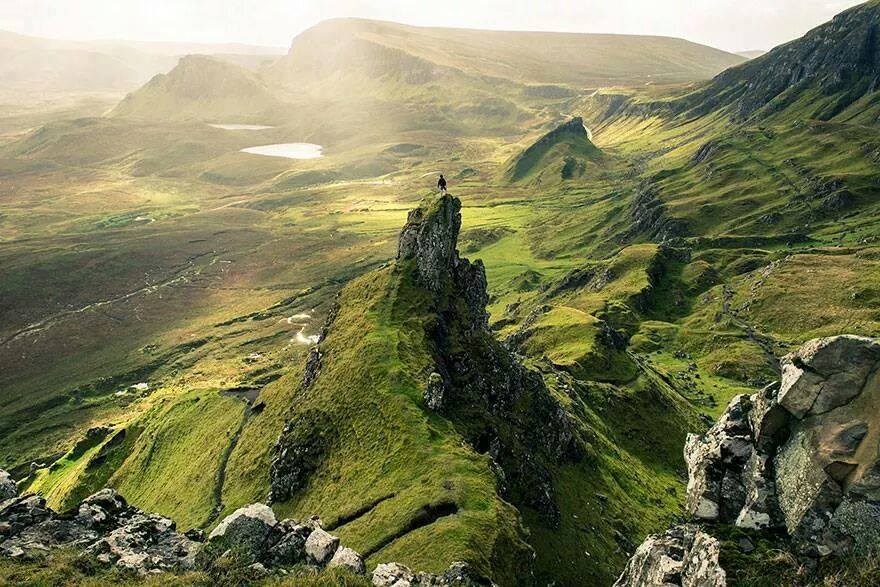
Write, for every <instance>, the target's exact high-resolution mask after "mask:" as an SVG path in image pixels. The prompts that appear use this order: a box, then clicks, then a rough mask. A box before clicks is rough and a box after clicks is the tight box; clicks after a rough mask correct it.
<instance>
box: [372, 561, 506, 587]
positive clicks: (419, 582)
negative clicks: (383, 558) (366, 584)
mask: <svg viewBox="0 0 880 587" xmlns="http://www.w3.org/2000/svg"><path fill="white" fill-rule="evenodd" d="M372 581H373V585H374V586H375V587H453V586H455V587H478V586H488V585H491V582H489V581H486V580H485V579H482V578H481V577H480V576H479V575H478V574H477V573H475V572H473V570H472V569H471V567H470V565H468V564H467V563H463V562H457V563H452V564H451V565H450V566H449V569H447V570H446V572H444V573H442V574H440V575H434V574H431V573H414V572H413V571H411V570H410V569H409V568H408V567H405V566H403V565H401V564H398V563H385V564H380V565H377V566H376V569H375V570H374V571H373V576H372Z"/></svg>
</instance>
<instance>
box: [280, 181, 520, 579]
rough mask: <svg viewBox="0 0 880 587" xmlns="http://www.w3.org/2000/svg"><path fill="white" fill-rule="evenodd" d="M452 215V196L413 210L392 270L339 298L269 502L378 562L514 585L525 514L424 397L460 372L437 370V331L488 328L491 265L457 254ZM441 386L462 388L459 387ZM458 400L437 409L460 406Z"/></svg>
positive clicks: (296, 409)
mask: <svg viewBox="0 0 880 587" xmlns="http://www.w3.org/2000/svg"><path fill="white" fill-rule="evenodd" d="M457 206H458V204H457V200H453V199H452V198H450V197H445V198H441V199H439V200H436V201H434V202H429V203H427V204H426V205H425V206H423V207H421V208H419V209H417V210H416V211H414V212H413V213H411V216H410V223H409V224H408V225H407V228H406V229H405V230H404V232H403V233H402V236H401V246H400V249H401V256H400V259H399V260H398V261H397V263H395V264H393V265H391V266H389V267H386V268H385V269H382V270H379V271H377V272H374V273H370V274H367V275H366V276H364V277H362V278H360V279H358V280H356V281H355V282H353V283H352V284H350V285H349V286H347V287H346V288H345V289H344V290H343V291H342V292H341V294H340V296H339V298H338V300H337V302H338V309H337V310H336V311H335V312H334V313H333V314H332V316H331V319H330V320H329V321H328V324H327V327H326V329H325V334H324V335H323V338H322V340H321V342H320V343H319V345H318V346H317V348H316V349H315V350H314V351H313V352H312V355H311V357H310V359H309V364H308V366H307V369H306V375H305V377H304V380H303V382H302V385H301V388H300V391H299V393H298V394H297V396H296V398H295V400H294V405H293V406H292V410H291V416H290V422H289V424H288V426H287V427H286V428H285V431H284V433H283V434H282V435H281V438H280V439H279V441H278V444H277V446H276V453H275V458H274V460H273V463H272V471H271V480H272V500H273V503H274V506H275V508H276V510H278V511H281V512H285V513H287V512H290V513H292V514H297V515H300V514H301V515H310V514H312V513H317V514H319V515H320V516H321V517H322V519H323V520H324V521H325V522H327V524H328V527H329V528H332V529H333V530H334V531H335V532H336V533H338V535H339V536H340V537H341V538H342V539H343V541H345V542H346V543H348V544H350V545H351V547H352V548H354V549H355V550H356V551H358V552H360V553H362V554H363V555H364V558H365V559H366V561H367V564H368V566H370V567H374V566H375V565H377V564H380V563H391V562H395V563H402V564H404V565H407V566H408V567H411V568H414V569H418V570H420V571H432V572H440V571H442V570H444V569H446V568H447V567H448V566H449V565H450V564H451V563H452V562H455V561H467V562H470V563H472V564H473V565H474V566H475V568H476V569H477V571H479V572H480V573H482V574H483V575H484V576H489V577H492V578H493V579H494V580H496V581H499V582H502V583H506V584H514V583H516V582H517V581H518V580H519V579H518V578H519V577H529V576H530V574H531V571H530V569H529V562H528V561H529V559H530V558H531V557H530V555H529V554H528V552H529V551H530V548H529V547H528V545H527V544H526V542H525V530H524V529H523V527H522V525H521V523H520V521H519V519H518V514H517V512H516V510H515V509H514V508H513V507H512V506H511V505H510V504H509V503H507V502H506V501H504V500H503V499H502V498H501V497H500V495H499V479H498V477H497V476H496V473H495V472H494V471H493V465H492V461H491V458H490V456H489V455H487V454H481V453H480V452H478V451H475V450H474V449H473V448H472V447H471V446H468V445H467V444H466V443H463V442H462V436H461V434H460V433H459V431H458V430H457V429H456V426H455V425H454V424H453V423H452V422H451V421H450V420H449V419H447V418H444V417H441V416H439V415H438V414H437V413H435V412H434V411H433V410H432V409H430V408H429V407H428V406H427V404H426V401H425V397H424V391H425V390H426V389H427V388H428V387H429V385H430V383H431V382H432V381H436V376H432V374H433V373H435V372H437V371H438V370H439V371H441V372H444V373H452V372H454V371H453V370H452V369H451V368H445V367H438V365H437V358H438V357H437V354H436V351H435V347H436V345H435V340H434V338H433V337H434V336H435V334H434V333H435V332H437V329H438V328H439V325H440V324H450V325H454V332H455V334H456V335H459V334H460V335H463V336H467V337H473V336H479V335H477V334H475V333H477V332H483V331H484V328H485V320H486V319H485V306H484V304H485V295H486V294H485V276H484V274H483V272H482V267H481V266H480V265H476V264H475V265H471V264H469V263H466V262H464V261H462V260H460V259H458V257H457V254H456V252H455V242H456V237H457V234H458V228H459V226H460V216H459V215H458V208H457ZM452 299H454V300H456V301H457V302H459V303H458V304H457V305H456V306H455V307H452V306H449V305H448V303H447V302H446V300H452ZM438 300H443V301H441V302H438ZM438 303H440V304H441V305H442V306H443V307H442V308H441V307H438ZM481 314H482V316H481ZM464 324H466V325H467V326H466V327H461V328H460V327H459V325H464ZM447 377H448V376H447ZM442 385H444V386H449V389H450V394H453V395H454V393H457V392H458V391H459V389H457V385H456V381H455V380H452V379H451V378H450V379H446V380H444V381H443V383H442ZM450 394H447V393H446V392H445V391H444V392H442V393H441V394H440V395H442V396H443V399H442V400H441V401H440V402H439V403H441V404H445V405H452V404H449V403H448V402H450V401H452V397H453V395H450ZM434 405H436V404H434ZM343 488H344V489H343Z"/></svg>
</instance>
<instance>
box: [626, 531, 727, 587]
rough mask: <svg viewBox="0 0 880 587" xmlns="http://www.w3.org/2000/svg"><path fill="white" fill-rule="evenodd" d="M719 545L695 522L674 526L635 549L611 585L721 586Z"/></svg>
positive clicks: (659, 586) (647, 586)
mask: <svg viewBox="0 0 880 587" xmlns="http://www.w3.org/2000/svg"><path fill="white" fill-rule="evenodd" d="M719 554H720V547H719V545H718V541H717V540H716V539H715V538H713V537H712V536H710V535H708V534H706V533H705V532H702V531H701V530H700V529H698V528H697V527H696V526H691V525H686V526H675V527H673V528H670V529H669V530H667V532H666V533H665V534H660V535H654V536H649V537H648V538H646V539H645V541H644V542H643V543H642V544H641V545H640V546H639V547H638V549H636V552H635V554H633V556H632V557H631V558H630V560H629V562H628V563H627V565H626V569H624V571H623V574H622V575H621V576H620V578H619V579H618V580H617V582H616V583H614V587H672V586H680V587H724V585H726V584H727V578H726V574H725V572H724V569H722V568H721V565H720V564H719V563H718V557H719Z"/></svg>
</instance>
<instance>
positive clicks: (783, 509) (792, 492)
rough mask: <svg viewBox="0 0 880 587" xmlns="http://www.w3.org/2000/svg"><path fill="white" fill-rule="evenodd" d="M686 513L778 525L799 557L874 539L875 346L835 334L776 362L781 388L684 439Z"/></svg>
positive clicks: (879, 413) (879, 402)
mask: <svg viewBox="0 0 880 587" xmlns="http://www.w3.org/2000/svg"><path fill="white" fill-rule="evenodd" d="M685 459H686V461H687V463H688V473H689V482H688V493H687V507H688V511H689V512H690V513H691V514H692V515H694V516H695V517H697V518H700V519H703V520H707V521H720V522H725V523H734V524H736V525H737V526H740V527H743V528H751V529H761V528H768V527H775V526H783V527H784V528H785V529H786V530H787V532H788V534H789V535H790V536H791V538H792V539H793V541H794V543H795V545H796V547H797V549H798V550H799V552H800V553H801V554H802V555H805V556H808V557H813V558H816V557H822V556H827V555H829V554H831V553H836V554H845V553H848V552H851V551H856V552H863V551H865V550H867V549H869V548H871V547H872V546H874V545H876V544H877V542H878V539H880V341H877V340H874V339H870V338H864V337H857V336H837V337H832V338H823V339H818V340H814V341H811V342H809V343H807V344H805V345H804V346H803V347H801V348H800V349H798V350H797V351H795V352H794V353H792V354H790V355H788V356H786V357H784V358H783V359H782V381H781V383H780V384H779V385H778V386H776V385H772V386H769V387H767V388H765V389H764V390H762V391H761V392H759V393H757V394H755V395H753V396H751V397H746V396H739V397H737V398H734V400H733V401H732V402H731V403H730V405H729V406H728V408H727V411H726V412H725V413H724V415H723V416H722V417H721V419H719V421H718V422H717V423H716V424H715V425H714V426H713V427H712V428H711V429H710V430H709V432H707V433H706V434H705V435H703V436H695V435H691V436H690V437H689V438H688V441H687V445H686V447H685Z"/></svg>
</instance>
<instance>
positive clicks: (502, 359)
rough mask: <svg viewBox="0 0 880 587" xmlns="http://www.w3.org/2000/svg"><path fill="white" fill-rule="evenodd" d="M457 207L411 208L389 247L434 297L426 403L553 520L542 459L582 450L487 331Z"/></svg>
mask: <svg viewBox="0 0 880 587" xmlns="http://www.w3.org/2000/svg"><path fill="white" fill-rule="evenodd" d="M460 207H461V204H460V202H459V201H458V200H457V199H455V198H452V197H449V196H445V197H442V198H440V199H439V200H438V201H437V202H435V203H434V204H433V205H432V208H431V209H428V210H425V209H423V208H419V209H417V210H414V211H413V212H412V213H411V214H410V216H409V219H408V220H407V224H406V226H405V227H404V229H403V232H402V233H401V237H400V244H399V247H398V255H397V259H398V264H399V266H400V268H401V269H402V270H403V271H407V272H412V275H413V276H414V278H415V280H416V281H417V282H418V283H420V284H421V285H422V286H423V287H425V288H427V289H428V290H430V291H431V292H432V293H433V294H434V295H433V304H432V306H433V308H432V309H433V311H434V313H435V315H436V320H435V321H433V323H431V324H429V325H428V336H429V340H430V344H431V350H432V353H431V354H432V356H433V358H434V372H435V373H436V374H437V375H439V378H437V377H434V379H433V383H432V384H431V385H430V386H429V389H428V390H426V392H428V393H427V394H426V395H427V397H426V400H427V399H428V398H429V399H430V404H431V406H433V409H434V410H436V411H438V412H440V413H442V414H445V415H447V416H448V417H449V418H450V419H451V420H452V421H453V422H454V423H455V425H456V428H457V429H458V430H459V431H460V432H461V433H462V435H463V436H464V437H465V439H466V440H467V441H468V442H469V443H470V444H471V446H473V447H474V448H475V449H476V450H477V451H478V452H485V453H487V454H489V455H490V456H491V458H492V461H493V462H494V463H496V464H498V465H499V466H500V467H501V469H502V470H503V471H504V474H505V480H506V483H505V484H504V485H503V486H502V493H503V495H504V496H505V497H507V498H512V499H513V501H514V503H520V504H527V505H529V506H530V507H533V508H534V509H535V510H537V511H539V512H540V513H541V515H542V516H543V517H544V519H545V520H546V521H547V522H548V523H549V524H551V525H556V524H558V523H559V511H558V507H557V505H556V502H555V499H554V491H553V486H552V481H551V476H550V472H549V470H548V465H549V464H550V463H553V464H558V463H561V462H563V461H565V460H566V459H571V460H577V459H579V458H580V456H581V452H582V449H581V447H580V445H579V444H578V442H577V438H576V436H575V432H574V430H573V424H572V422H571V420H570V419H569V417H568V415H567V414H566V412H565V410H564V409H563V408H562V406H561V405H560V404H559V403H558V402H557V401H556V400H555V399H554V398H553V397H552V395H551V394H550V392H549V390H548V389H547V388H546V386H545V385H544V382H543V379H542V378H541V376H540V375H539V374H537V373H535V372H532V371H530V370H528V369H526V368H524V367H523V366H522V365H521V364H520V363H519V362H518V361H517V360H516V359H515V358H514V357H513V356H512V355H511V354H510V353H509V352H508V351H507V350H506V349H505V348H504V347H502V346H501V344H500V343H499V342H498V341H496V340H495V339H494V338H493V337H492V335H491V334H490V333H489V330H488V314H487V313H486V304H487V302H488V299H489V296H488V293H487V291H486V274H485V269H484V268H483V264H482V263H481V262H480V261H477V262H475V263H471V262H469V261H468V260H466V259H461V258H459V256H458V252H457V251H456V250H455V243H456V242H457V239H458V232H459V229H460V226H461V214H460Z"/></svg>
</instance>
